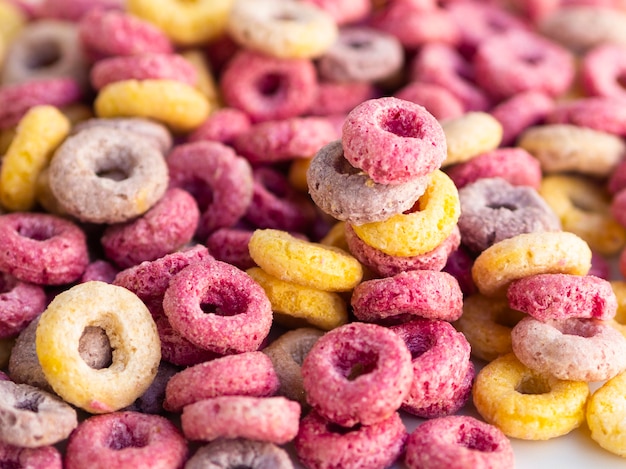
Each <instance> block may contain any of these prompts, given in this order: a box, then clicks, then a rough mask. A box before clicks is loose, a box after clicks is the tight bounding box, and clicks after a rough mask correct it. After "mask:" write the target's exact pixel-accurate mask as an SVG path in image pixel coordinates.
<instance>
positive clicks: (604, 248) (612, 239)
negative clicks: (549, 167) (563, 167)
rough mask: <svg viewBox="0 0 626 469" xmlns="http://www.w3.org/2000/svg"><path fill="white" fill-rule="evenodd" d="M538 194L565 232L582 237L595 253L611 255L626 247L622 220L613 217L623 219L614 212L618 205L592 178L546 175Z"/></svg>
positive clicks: (573, 175) (571, 175) (625, 233)
mask: <svg viewBox="0 0 626 469" xmlns="http://www.w3.org/2000/svg"><path fill="white" fill-rule="evenodd" d="M539 194H540V195H541V196H542V198H543V199H544V200H545V201H546V202H547V203H548V205H549V206H550V207H551V208H552V210H553V211H554V213H555V214H556V215H557V216H558V217H559V219H560V220H561V225H562V227H563V230H565V231H569V232H571V233H574V234H577V235H578V236H580V237H581V238H583V239H584V240H585V241H587V243H588V244H589V247H590V248H591V249H592V250H593V251H597V252H598V253H601V254H603V255H607V256H611V255H614V254H617V253H618V252H619V251H620V250H621V249H622V248H623V247H624V244H626V229H625V228H624V226H623V225H621V224H620V218H615V217H614V216H613V213H615V215H617V216H618V217H619V216H621V215H620V213H619V211H614V210H613V207H614V205H615V202H612V201H611V197H610V195H609V193H607V191H606V190H605V187H604V186H603V185H601V184H598V183H597V182H595V181H594V180H592V179H591V178H586V177H584V176H581V175H575V174H570V175H567V174H551V175H546V176H545V177H544V178H543V179H542V181H541V186H540V187H539ZM614 200H616V199H615V198H614V199H613V201H614ZM624 220H626V217H624Z"/></svg>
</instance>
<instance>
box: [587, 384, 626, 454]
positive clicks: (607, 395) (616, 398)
mask: <svg viewBox="0 0 626 469" xmlns="http://www.w3.org/2000/svg"><path fill="white" fill-rule="evenodd" d="M624 386H626V372H623V373H620V374H619V375H617V376H615V377H613V378H611V379H609V380H608V381H606V382H605V383H604V384H603V385H602V386H601V387H600V388H599V389H597V390H596V391H595V392H594V393H593V394H592V395H591V397H590V398H589V401H588V402H587V412H586V416H587V425H588V426H589V430H591V438H592V439H593V440H594V441H596V443H598V444H599V445H600V446H601V447H602V448H604V449H606V450H607V451H610V452H611V453H615V454H617V455H619V456H622V457H625V456H626V434H625V433H624V418H626V415H625V413H624V409H625V408H626V407H625V402H624Z"/></svg>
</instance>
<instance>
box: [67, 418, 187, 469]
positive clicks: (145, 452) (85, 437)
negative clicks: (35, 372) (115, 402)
mask: <svg viewBox="0 0 626 469" xmlns="http://www.w3.org/2000/svg"><path fill="white" fill-rule="evenodd" d="M65 453H66V454H65V467H66V468H67V469H79V468H82V467H93V468H94V469H105V468H108V467H123V466H126V467H134V468H137V469H148V468H154V469H175V468H178V467H181V465H182V464H183V463H184V461H185V460H186V458H187V442H186V441H185V439H184V438H183V436H182V435H181V433H180V430H178V428H176V426H175V425H174V424H173V423H172V422H170V421H169V420H167V419H166V418H165V417H162V416H160V415H150V414H141V413H139V412H132V411H127V412H113V413H110V414H107V415H95V416H91V417H89V418H87V419H86V420H84V421H83V422H81V424H80V425H79V426H78V427H77V428H76V430H75V431H74V432H73V433H72V435H71V437H70V438H69V440H68V442H67V448H66V451H65Z"/></svg>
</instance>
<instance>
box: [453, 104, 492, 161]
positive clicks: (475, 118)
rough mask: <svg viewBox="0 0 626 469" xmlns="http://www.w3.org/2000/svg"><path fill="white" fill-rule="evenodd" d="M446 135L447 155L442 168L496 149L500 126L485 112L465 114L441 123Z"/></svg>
mask: <svg viewBox="0 0 626 469" xmlns="http://www.w3.org/2000/svg"><path fill="white" fill-rule="evenodd" d="M441 126H442V127H443V132H444V133H445V135H446V142H447V145H448V155H447V156H446V159H445V160H444V162H443V163H442V165H441V166H442V167H445V166H450V165H453V164H456V163H462V162H464V161H468V160H471V159H472V158H474V157H475V156H478V155H480V154H481V153H485V152H488V151H491V150H494V149H496V148H498V146H499V145H500V142H502V131H503V130H502V124H500V122H499V121H498V120H497V119H496V118H495V117H493V116H492V115H491V114H489V113H486V112H480V111H474V112H467V113H465V114H463V115H462V116H459V117H455V118H451V119H445V120H444V121H442V122H441Z"/></svg>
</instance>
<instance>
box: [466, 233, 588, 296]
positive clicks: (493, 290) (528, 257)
mask: <svg viewBox="0 0 626 469" xmlns="http://www.w3.org/2000/svg"><path fill="white" fill-rule="evenodd" d="M590 268H591V249H590V248H589V245H588V244H587V242H586V241H584V240H583V239H582V238H580V237H578V236H576V235H575V234H574V233H570V232H568V231H544V232H533V233H522V234H519V235H517V236H513V237H512V238H508V239H503V240H502V241H499V242H497V243H495V244H492V245H491V246H490V247H488V248H487V249H485V250H484V251H483V252H481V253H480V255H479V256H478V257H477V258H476V260H475V261H474V265H473V266H472V278H473V279H474V283H475V284H476V286H477V287H478V290H479V291H480V292H481V293H482V294H483V295H485V296H503V295H505V294H506V288H507V287H508V286H509V284H510V283H511V282H512V281H513V280H516V279H519V278H523V277H527V276H529V275H535V274H550V273H554V274H557V273H563V274H574V275H586V274H587V272H589V269H590Z"/></svg>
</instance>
